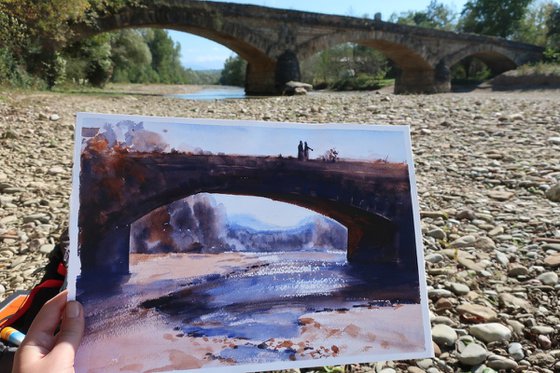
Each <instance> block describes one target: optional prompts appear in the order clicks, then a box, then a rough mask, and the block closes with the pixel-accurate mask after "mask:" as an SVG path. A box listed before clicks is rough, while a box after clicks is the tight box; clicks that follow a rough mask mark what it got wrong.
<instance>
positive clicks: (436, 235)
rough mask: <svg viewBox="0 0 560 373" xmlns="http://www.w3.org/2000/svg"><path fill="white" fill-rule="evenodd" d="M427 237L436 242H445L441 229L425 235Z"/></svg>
mask: <svg viewBox="0 0 560 373" xmlns="http://www.w3.org/2000/svg"><path fill="white" fill-rule="evenodd" d="M426 235H427V236H428V237H433V238H435V239H436V240H445V239H446V238H447V234H446V233H445V231H444V230H443V229H441V228H435V229H432V230H431V231H429V232H428V233H426Z"/></svg>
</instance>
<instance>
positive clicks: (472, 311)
mask: <svg viewBox="0 0 560 373" xmlns="http://www.w3.org/2000/svg"><path fill="white" fill-rule="evenodd" d="M457 312H458V313H459V314H460V315H463V317H464V318H465V319H466V320H472V321H475V322H488V321H493V320H495V319H497V317H498V314H497V313H496V312H495V311H494V310H492V309H491V308H489V307H486V306H482V305H480V304H472V303H463V304H461V305H459V306H458V307H457Z"/></svg>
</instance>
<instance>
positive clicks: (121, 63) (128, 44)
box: [111, 29, 159, 83]
mask: <svg viewBox="0 0 560 373" xmlns="http://www.w3.org/2000/svg"><path fill="white" fill-rule="evenodd" d="M111 60H112V61H113V65H114V68H113V77H112V81H113V82H123V83H128V82H131V83H149V82H153V81H159V77H158V76H157V73H156V72H155V71H154V70H153V69H152V52H151V51H150V48H149V47H148V44H147V43H146V40H145V39H144V37H143V36H142V33H141V32H140V31H139V30H131V29H125V30H121V31H118V32H115V33H113V34H112V35H111Z"/></svg>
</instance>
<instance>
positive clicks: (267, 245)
mask: <svg viewBox="0 0 560 373" xmlns="http://www.w3.org/2000/svg"><path fill="white" fill-rule="evenodd" d="M162 227H164V229H162ZM346 245H347V230H346V228H345V227H344V226H342V225H340V224H339V223H337V222H336V221H334V220H332V219H329V218H327V217H324V216H322V215H319V214H317V215H313V216H311V217H309V218H306V219H304V220H302V221H301V222H299V223H298V224H297V225H295V226H292V227H281V226H275V225H272V224H268V223H266V222H263V221H261V220H259V219H256V218H255V217H254V216H252V215H250V214H236V215H231V216H228V215H227V213H226V211H225V210H224V209H223V206H220V205H218V204H217V203H216V201H215V200H214V198H213V197H212V196H211V195H209V194H204V193H201V194H198V195H195V196H191V197H188V198H185V199H183V200H179V201H176V202H173V203H171V204H169V205H167V206H163V207H160V208H158V209H155V210H154V211H152V212H151V213H150V214H148V215H146V216H144V217H143V218H141V219H139V220H137V221H136V222H135V223H134V224H132V227H131V247H130V249H131V252H133V253H144V254H154V253H169V252H195V253H220V252H224V251H239V252H243V251H247V252H274V251H324V250H346Z"/></svg>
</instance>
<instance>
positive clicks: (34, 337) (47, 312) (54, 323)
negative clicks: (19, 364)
mask: <svg viewBox="0 0 560 373" xmlns="http://www.w3.org/2000/svg"><path fill="white" fill-rule="evenodd" d="M65 305H66V292H62V293H59V294H57V295H56V296H55V297H53V298H52V299H51V300H49V301H48V302H47V303H45V304H44V305H43V307H42V308H41V310H40V311H39V313H38V314H37V316H35V319H34V320H33V322H32V323H31V326H30V327H29V330H28V331H27V335H26V337H25V339H24V340H23V343H22V345H21V347H20V348H25V347H27V346H29V347H31V346H33V347H38V348H40V350H41V351H42V352H44V353H47V352H48V351H50V350H51V348H52V346H53V344H54V341H55V336H54V332H55V330H56V328H57V327H58V325H59V323H60V317H61V315H62V311H63V310H64V306H65Z"/></svg>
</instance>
